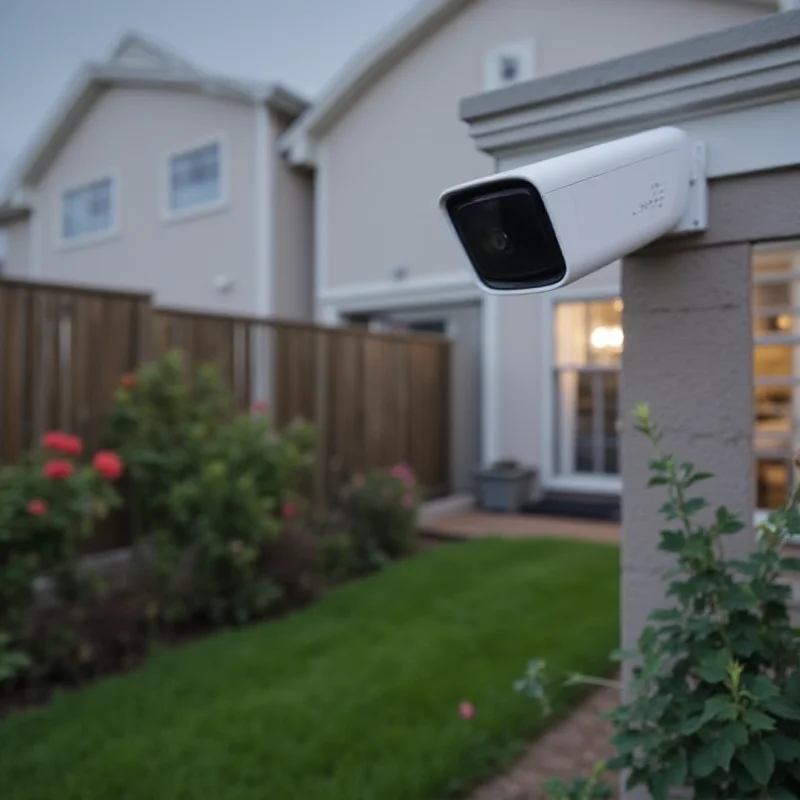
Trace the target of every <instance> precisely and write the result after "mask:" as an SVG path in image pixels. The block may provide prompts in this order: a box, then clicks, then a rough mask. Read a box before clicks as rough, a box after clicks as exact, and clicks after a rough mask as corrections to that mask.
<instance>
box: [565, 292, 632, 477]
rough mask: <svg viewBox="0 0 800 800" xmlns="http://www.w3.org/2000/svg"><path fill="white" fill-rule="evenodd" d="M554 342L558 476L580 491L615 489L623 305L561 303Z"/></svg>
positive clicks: (599, 301)
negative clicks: (604, 487)
mask: <svg viewBox="0 0 800 800" xmlns="http://www.w3.org/2000/svg"><path fill="white" fill-rule="evenodd" d="M554 340H555V371H554V397H553V401H554V403H553V408H554V409H555V420H554V422H555V430H556V436H555V441H554V445H555V447H554V452H553V465H554V469H553V474H554V477H555V478H556V479H557V480H561V481H567V482H570V483H572V484H574V486H575V488H576V489H581V488H586V489H590V488H593V487H597V488H602V486H603V483H605V484H606V485H607V486H608V487H609V488H612V484H613V482H614V481H616V482H618V477H619V443H618V437H617V430H616V425H617V418H618V415H619V376H620V372H619V371H620V362H621V356H622V346H623V333H622V302H621V301H620V300H619V299H609V300H588V301H578V302H575V301H569V302H559V303H557V304H556V307H555V329H554Z"/></svg>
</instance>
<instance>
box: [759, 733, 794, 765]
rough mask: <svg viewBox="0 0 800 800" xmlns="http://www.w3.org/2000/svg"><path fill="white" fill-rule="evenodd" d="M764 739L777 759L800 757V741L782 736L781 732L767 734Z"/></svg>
mask: <svg viewBox="0 0 800 800" xmlns="http://www.w3.org/2000/svg"><path fill="white" fill-rule="evenodd" d="M765 741H766V742H767V744H768V745H769V747H771V748H772V752H773V753H775V758H777V759H778V761H797V760H799V759H800V741H798V740H797V739H791V738H790V737H788V736H784V734H782V733H775V734H773V735H772V736H768V737H767V738H766V739H765Z"/></svg>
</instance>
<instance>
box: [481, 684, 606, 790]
mask: <svg viewBox="0 0 800 800" xmlns="http://www.w3.org/2000/svg"><path fill="white" fill-rule="evenodd" d="M618 703H619V693H618V692H617V691H615V690H613V689H600V690H598V691H596V692H595V693H594V694H592V695H591V696H590V697H589V698H588V699H587V700H586V701H585V702H584V703H583V704H582V705H580V706H579V707H578V708H577V709H575V711H573V712H572V714H570V716H569V717H567V718H566V719H565V720H563V721H562V722H560V723H559V724H558V725H555V726H554V727H552V728H551V729H550V730H548V731H546V732H545V733H544V734H542V735H541V736H540V737H539V738H538V739H536V741H534V742H533V744H531V746H530V747H529V748H528V750H527V751H526V753H525V755H523V756H522V758H520V759H519V760H518V761H517V763H516V764H515V765H514V766H513V767H512V768H511V769H510V770H509V771H508V772H507V773H506V774H505V775H501V776H500V777H499V778H495V779H494V780H492V781H489V782H488V783H486V784H484V785H483V786H481V787H480V788H479V789H478V790H477V791H476V792H474V793H473V794H472V796H471V797H470V798H469V800H543V798H545V797H546V795H545V792H544V791H543V789H542V784H543V783H544V782H545V781H546V780H549V779H550V778H561V780H563V781H565V782H571V781H572V780H573V778H576V777H580V776H584V777H588V776H589V775H591V773H592V769H593V768H594V765H595V763H596V762H597V761H599V760H608V759H609V758H611V757H612V756H613V755H614V748H613V747H612V746H611V745H610V744H609V738H610V737H611V735H612V727H611V723H609V722H608V721H607V720H604V719H600V716H599V715H600V714H603V713H605V712H606V711H611V709H612V708H614V707H615V706H616V705H617V704H618ZM605 777H606V780H607V782H608V784H609V786H611V787H612V789H614V797H615V798H617V797H618V794H617V791H616V789H617V781H618V778H617V775H616V774H615V773H607V774H606V776H605Z"/></svg>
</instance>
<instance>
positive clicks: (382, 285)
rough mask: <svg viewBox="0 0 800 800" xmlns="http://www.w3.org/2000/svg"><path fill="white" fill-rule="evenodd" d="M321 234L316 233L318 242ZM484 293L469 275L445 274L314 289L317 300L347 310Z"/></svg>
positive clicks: (426, 302)
mask: <svg viewBox="0 0 800 800" xmlns="http://www.w3.org/2000/svg"><path fill="white" fill-rule="evenodd" d="M320 238H321V237H320V236H317V241H318V242H319V240H320ZM482 296H483V293H482V292H481V291H480V287H479V286H478V284H477V282H476V281H475V279H474V278H473V276H472V275H471V274H468V273H466V272H464V273H449V274H447V273H445V274H443V275H423V276H420V277H418V278H411V279H409V280H404V281H372V282H366V283H352V284H347V285H344V286H338V287H336V288H334V289H328V290H327V291H323V292H317V302H318V303H319V304H321V305H325V304H331V305H336V306H338V307H340V308H346V309H347V310H353V311H354V310H358V309H360V308H367V307H370V308H371V307H376V306H380V307H381V308H397V307H399V306H405V305H433V304H434V303H453V302H459V301H464V300H475V299H478V298H479V297H482Z"/></svg>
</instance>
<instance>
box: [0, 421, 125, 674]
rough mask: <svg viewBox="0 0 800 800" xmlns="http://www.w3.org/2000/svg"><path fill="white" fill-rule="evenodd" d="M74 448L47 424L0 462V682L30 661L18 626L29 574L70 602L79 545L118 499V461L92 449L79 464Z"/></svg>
mask: <svg viewBox="0 0 800 800" xmlns="http://www.w3.org/2000/svg"><path fill="white" fill-rule="evenodd" d="M82 452H83V443H82V441H81V440H80V439H79V438H78V437H76V436H71V435H69V434H66V433H63V432H61V431H52V432H50V433H47V434H45V435H44V436H43V437H42V441H41V443H40V445H39V446H37V447H35V448H33V449H32V450H30V451H29V452H28V453H27V454H26V455H25V457H24V458H23V459H22V461H21V462H20V463H19V464H17V465H14V466H8V467H4V468H2V469H0V682H2V681H3V680H8V679H10V678H12V677H14V676H15V675H17V674H18V673H20V672H22V671H24V670H25V669H27V668H29V667H30V666H32V664H31V660H30V658H29V655H28V654H27V652H26V646H25V630H26V627H27V626H28V625H29V623H30V621H31V619H30V618H31V613H32V610H33V607H34V603H35V599H36V597H35V590H34V581H35V579H36V578H37V577H42V578H46V579H48V580H49V583H50V586H51V590H52V594H53V596H54V597H53V599H54V600H55V601H56V602H57V603H59V604H61V605H66V606H69V605H72V604H74V603H75V602H77V600H78V599H79V597H80V594H81V589H82V587H83V580H82V576H81V574H80V571H79V569H78V556H79V554H78V548H79V545H80V543H81V541H82V540H84V539H86V538H87V537H88V536H90V535H91V533H92V531H93V529H94V525H95V523H96V522H97V521H98V520H99V519H102V518H104V517H105V516H106V515H107V514H108V512H109V511H110V510H111V509H112V508H114V507H116V506H117V505H118V504H119V495H118V494H117V492H116V490H115V489H114V486H113V485H112V482H113V481H115V480H116V479H117V478H119V477H120V475H121V474H122V471H123V466H122V461H121V460H120V459H119V457H118V456H117V455H116V453H111V452H100V453H97V454H96V455H95V456H94V458H93V460H92V463H91V464H85V463H84V464H82V463H80V461H79V458H80V456H81V454H82Z"/></svg>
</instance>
